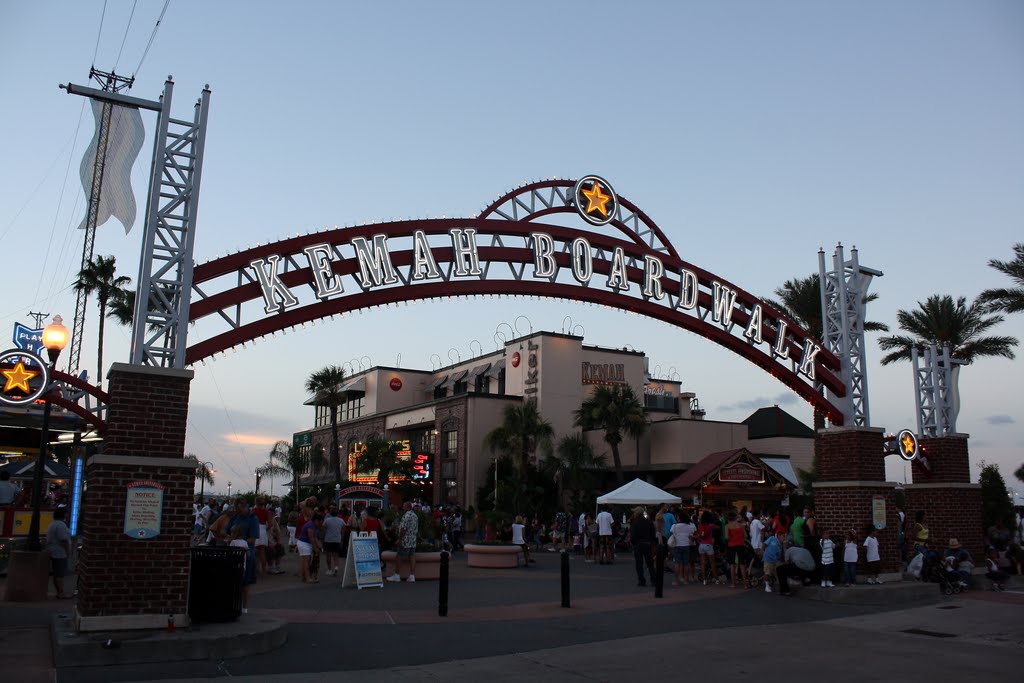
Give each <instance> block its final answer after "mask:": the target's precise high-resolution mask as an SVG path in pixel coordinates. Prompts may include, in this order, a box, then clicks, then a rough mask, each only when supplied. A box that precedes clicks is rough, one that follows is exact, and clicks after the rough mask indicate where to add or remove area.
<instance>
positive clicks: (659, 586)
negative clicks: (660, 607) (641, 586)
mask: <svg viewBox="0 0 1024 683" xmlns="http://www.w3.org/2000/svg"><path fill="white" fill-rule="evenodd" d="M666 553H667V549H666V547H665V544H664V543H659V544H658V552H657V554H656V555H655V559H654V597H656V598H660V597H664V595H663V593H664V587H665V555H666Z"/></svg>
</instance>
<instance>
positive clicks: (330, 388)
mask: <svg viewBox="0 0 1024 683" xmlns="http://www.w3.org/2000/svg"><path fill="white" fill-rule="evenodd" d="M343 381H345V371H344V370H343V369H342V368H341V366H339V365H328V366H326V367H323V368H321V369H319V370H317V371H316V372H314V373H313V374H311V375H310V376H309V378H308V379H307V380H306V391H308V392H309V393H311V394H313V402H314V403H315V404H316V405H318V406H327V407H328V408H329V409H330V411H331V451H330V467H331V471H332V472H333V473H334V483H335V484H341V455H340V454H339V452H338V406H340V405H341V404H342V403H344V402H345V392H343V391H342V390H341V383H342V382H343Z"/></svg>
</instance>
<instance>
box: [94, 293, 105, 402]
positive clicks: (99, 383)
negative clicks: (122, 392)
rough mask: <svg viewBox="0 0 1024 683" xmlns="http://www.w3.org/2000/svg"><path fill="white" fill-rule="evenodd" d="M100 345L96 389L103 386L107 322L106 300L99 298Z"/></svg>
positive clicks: (97, 355) (97, 356) (97, 351)
mask: <svg viewBox="0 0 1024 683" xmlns="http://www.w3.org/2000/svg"><path fill="white" fill-rule="evenodd" d="M99 303H100V343H99V345H98V348H97V350H96V388H97V389H98V388H101V387H102V385H103V329H104V324H105V323H106V320H107V300H106V299H104V298H102V297H101V298H100V300H99Z"/></svg>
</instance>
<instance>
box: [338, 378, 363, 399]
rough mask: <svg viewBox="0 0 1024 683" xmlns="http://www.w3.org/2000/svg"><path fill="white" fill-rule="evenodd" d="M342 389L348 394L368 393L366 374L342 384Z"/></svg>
mask: <svg viewBox="0 0 1024 683" xmlns="http://www.w3.org/2000/svg"><path fill="white" fill-rule="evenodd" d="M341 390H342V391H343V392H345V393H347V394H365V393H366V375H363V376H362V377H357V378H356V379H353V380H351V381H349V382H346V383H345V384H343V385H342V387H341Z"/></svg>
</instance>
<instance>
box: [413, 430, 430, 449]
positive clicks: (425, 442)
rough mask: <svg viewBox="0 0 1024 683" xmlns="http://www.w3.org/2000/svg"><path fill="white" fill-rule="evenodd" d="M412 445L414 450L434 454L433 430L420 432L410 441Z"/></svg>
mask: <svg viewBox="0 0 1024 683" xmlns="http://www.w3.org/2000/svg"><path fill="white" fill-rule="evenodd" d="M412 443H414V444H416V448H417V449H419V450H421V451H424V452H427V453H433V452H434V430H432V429H428V430H426V431H424V432H420V433H419V434H417V435H416V437H415V438H413V439H412Z"/></svg>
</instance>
